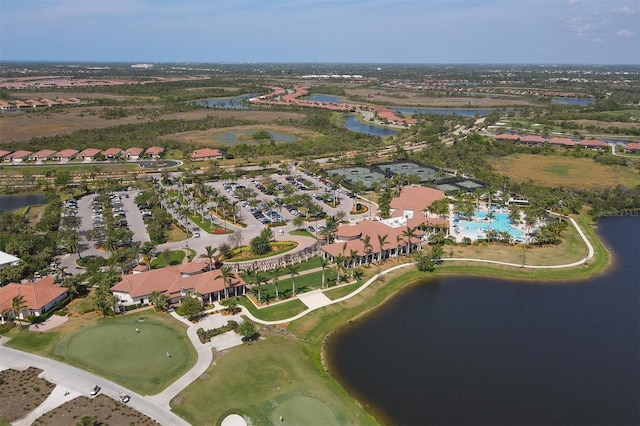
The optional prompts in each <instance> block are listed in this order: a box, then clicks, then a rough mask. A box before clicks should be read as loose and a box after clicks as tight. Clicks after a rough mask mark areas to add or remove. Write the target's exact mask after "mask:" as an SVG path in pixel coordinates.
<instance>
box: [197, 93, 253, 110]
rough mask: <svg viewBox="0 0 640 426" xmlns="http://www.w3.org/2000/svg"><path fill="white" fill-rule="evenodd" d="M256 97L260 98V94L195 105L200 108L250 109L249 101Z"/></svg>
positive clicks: (210, 100) (200, 102) (219, 99)
mask: <svg viewBox="0 0 640 426" xmlns="http://www.w3.org/2000/svg"><path fill="white" fill-rule="evenodd" d="M256 96H258V93H251V94H248V95H241V96H234V97H232V98H213V99H205V100H202V101H196V102H195V104H196V105H198V106H205V107H207V108H227V109H249V105H248V104H247V101H248V99H250V98H254V97H256Z"/></svg>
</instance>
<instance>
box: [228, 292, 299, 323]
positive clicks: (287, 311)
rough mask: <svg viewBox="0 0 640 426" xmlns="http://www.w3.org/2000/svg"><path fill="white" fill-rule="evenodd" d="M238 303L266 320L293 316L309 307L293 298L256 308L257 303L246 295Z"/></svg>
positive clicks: (257, 316)
mask: <svg viewBox="0 0 640 426" xmlns="http://www.w3.org/2000/svg"><path fill="white" fill-rule="evenodd" d="M238 303H239V304H241V305H242V306H244V307H245V308H247V309H249V312H251V313H252V314H253V315H254V316H255V317H256V318H260V319H262V320H265V321H276V320H281V319H284V318H291V317H293V316H295V315H298V314H299V313H300V312H303V311H305V310H306V309H307V306H306V305H305V304H304V303H302V302H301V301H300V300H298V299H293V300H290V301H288V302H285V303H280V304H278V305H273V306H267V307H266V308H262V309H258V308H256V307H255V305H254V304H253V303H252V302H251V301H250V300H249V299H247V298H246V297H240V298H239V299H238Z"/></svg>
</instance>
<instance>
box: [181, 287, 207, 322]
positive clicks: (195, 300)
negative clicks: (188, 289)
mask: <svg viewBox="0 0 640 426" xmlns="http://www.w3.org/2000/svg"><path fill="white" fill-rule="evenodd" d="M202 307H203V305H202V300H200V298H199V297H198V294H197V293H189V294H187V295H186V296H185V297H183V298H182V313H184V315H185V316H186V317H188V318H193V317H194V316H196V315H198V314H199V313H200V312H202Z"/></svg>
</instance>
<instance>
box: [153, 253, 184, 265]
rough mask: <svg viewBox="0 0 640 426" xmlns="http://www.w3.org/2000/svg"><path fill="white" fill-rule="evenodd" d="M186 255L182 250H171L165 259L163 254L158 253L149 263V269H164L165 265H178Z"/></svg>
mask: <svg viewBox="0 0 640 426" xmlns="http://www.w3.org/2000/svg"><path fill="white" fill-rule="evenodd" d="M185 256H186V253H185V252H184V250H173V251H171V252H170V253H169V258H168V259H167V258H166V257H165V255H164V252H163V253H160V254H159V255H158V257H156V258H155V259H153V260H152V261H151V268H152V269H156V268H164V267H165V266H167V265H179V264H181V263H182V261H183V260H184V257H185Z"/></svg>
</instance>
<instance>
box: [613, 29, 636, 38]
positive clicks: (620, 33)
mask: <svg viewBox="0 0 640 426" xmlns="http://www.w3.org/2000/svg"><path fill="white" fill-rule="evenodd" d="M616 35H617V36H620V37H632V36H634V35H636V33H634V32H633V31H629V30H620V31H617V32H616Z"/></svg>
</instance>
